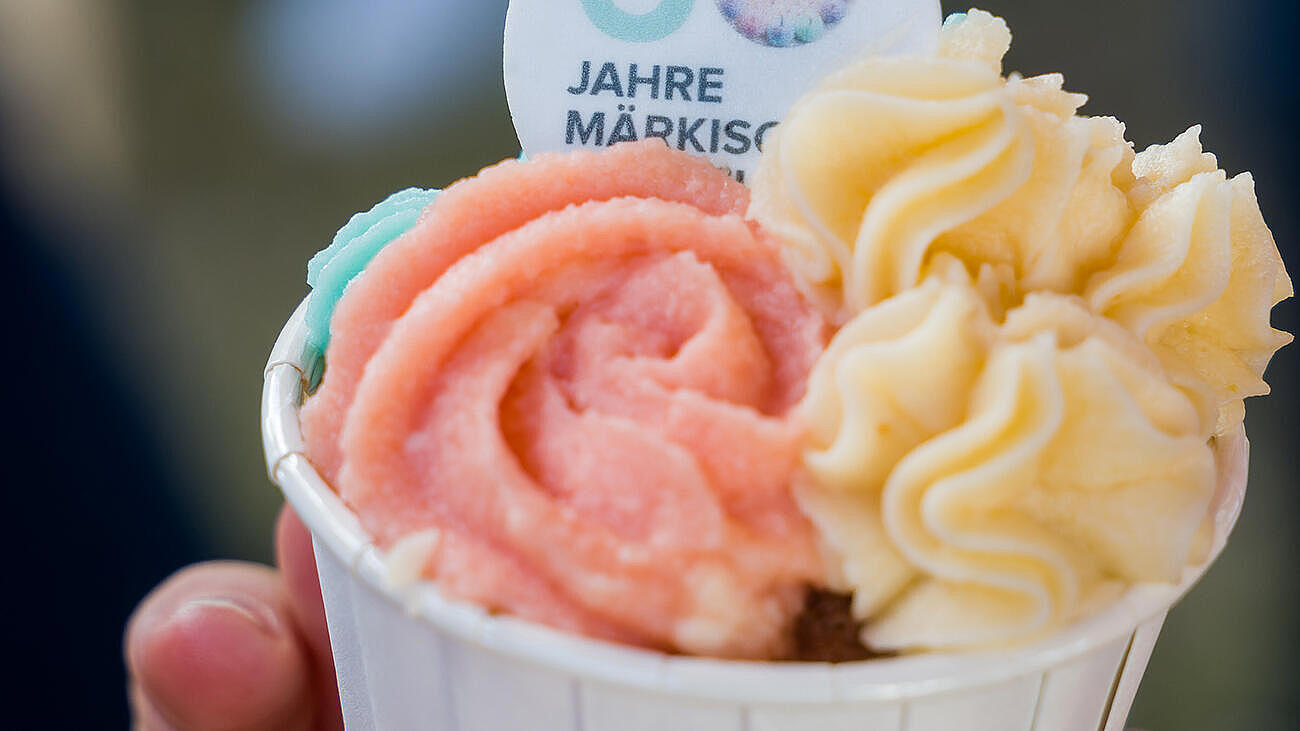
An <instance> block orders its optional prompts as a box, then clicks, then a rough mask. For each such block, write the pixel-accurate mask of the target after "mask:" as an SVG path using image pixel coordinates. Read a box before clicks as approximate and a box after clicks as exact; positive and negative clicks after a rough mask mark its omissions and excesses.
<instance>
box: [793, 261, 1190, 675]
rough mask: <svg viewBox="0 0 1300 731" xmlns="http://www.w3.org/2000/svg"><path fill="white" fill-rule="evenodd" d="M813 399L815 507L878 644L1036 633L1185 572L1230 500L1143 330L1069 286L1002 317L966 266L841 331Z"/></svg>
mask: <svg viewBox="0 0 1300 731" xmlns="http://www.w3.org/2000/svg"><path fill="white" fill-rule="evenodd" d="M803 406H804V415H805V417H806V418H807V419H808V421H809V423H810V424H811V425H812V436H811V447H810V450H809V452H808V454H807V455H806V458H805V466H806V469H807V472H808V477H809V479H810V483H809V484H807V485H805V486H803V487H802V488H801V489H800V492H799V497H800V501H801V504H802V505H803V506H804V508H805V510H807V511H808V512H809V514H810V515H811V516H812V517H813V518H814V520H815V521H816V522H817V524H818V525H819V526H820V527H821V528H822V530H823V535H824V537H825V539H826V541H827V544H828V548H829V549H830V550H831V553H832V555H834V556H836V557H837V559H838V560H837V563H838V565H839V567H840V569H841V576H840V577H839V583H840V586H841V588H843V589H846V590H851V591H852V592H853V594H854V611H855V614H856V615H857V616H859V617H860V618H863V619H866V620H868V621H867V624H866V628H865V630H864V633H865V634H864V640H865V641H866V642H867V643H868V644H869V645H871V646H873V647H875V648H879V649H889V650H908V649H936V648H959V647H977V646H988V645H995V644H1001V643H1007V642H1017V641H1024V640H1029V639H1032V638H1034V637H1036V636H1038V635H1040V634H1042V633H1045V632H1048V631H1051V630H1052V629H1055V628H1057V627H1059V626H1060V625H1061V624H1062V623H1064V622H1066V621H1068V620H1070V619H1072V618H1075V617H1077V616H1079V615H1081V614H1082V613H1084V612H1086V611H1087V610H1088V609H1089V608H1090V607H1093V606H1096V605H1097V604H1098V603H1100V602H1102V601H1105V600H1107V599H1110V598H1112V597H1114V596H1115V594H1116V592H1117V590H1118V588H1119V587H1120V586H1122V585H1124V584H1126V583H1129V582H1135V581H1176V580H1177V579H1178V577H1179V574H1180V572H1181V570H1182V567H1183V566H1184V565H1185V564H1186V562H1187V560H1188V558H1189V556H1190V554H1191V552H1192V549H1193V547H1194V544H1195V540H1196V537H1197V533H1198V530H1199V529H1200V527H1201V526H1202V524H1203V522H1204V520H1205V516H1206V512H1207V509H1208V506H1209V503H1210V499H1211V497H1212V496H1213V494H1214V489H1215V463H1214V455H1213V452H1212V450H1211V448H1210V446H1209V444H1208V443H1207V440H1206V439H1205V437H1204V436H1203V435H1202V433H1201V417H1200V414H1199V413H1198V411H1197V408H1196V405H1195V404H1194V403H1193V402H1192V399H1190V398H1189V397H1188V395H1187V394H1186V393H1185V392H1184V391H1183V390H1181V389H1179V388H1177V387H1176V386H1174V385H1173V384H1172V383H1171V382H1170V381H1169V379H1168V377H1167V376H1166V374H1165V372H1164V370H1163V368H1162V366H1161V364H1160V362H1159V361H1158V360H1157V359H1156V358H1155V357H1154V356H1153V355H1152V354H1151V353H1150V351H1149V350H1148V349H1147V348H1145V347H1144V346H1143V344H1142V343H1141V341H1139V340H1137V339H1136V338H1135V337H1134V336H1133V335H1132V334H1130V333H1129V332H1127V331H1126V330H1124V329H1123V328H1121V327H1119V326H1118V325H1116V324H1115V323H1113V322H1111V321H1109V320H1107V319H1105V318H1102V317H1099V316H1097V315H1095V314H1093V313H1092V312H1091V311H1089V310H1088V308H1087V307H1086V305H1085V303H1084V302H1083V300H1081V299H1080V298H1078V297H1074V296H1069V295H1059V294H1055V293H1039V294H1033V295H1030V296H1029V297H1028V298H1026V300H1025V302H1024V303H1023V304H1022V305H1020V306H1018V307H1016V308H1014V309H1012V310H1011V311H1010V312H1008V313H1007V315H1006V318H1005V320H1004V321H1003V322H1001V323H999V322H997V321H996V320H995V319H994V317H993V316H992V315H991V314H990V311H989V308H988V306H987V305H986V303H985V300H984V297H983V296H982V295H981V294H980V293H979V292H978V290H977V289H976V288H975V287H974V286H973V284H972V283H971V282H970V281H969V280H965V281H964V272H962V269H961V267H960V265H955V263H954V266H951V267H949V268H948V271H947V272H946V273H944V274H938V273H936V274H934V275H932V276H931V277H930V278H929V279H927V281H926V282H925V283H923V284H922V285H921V286H919V287H917V288H913V289H911V290H908V291H906V292H904V293H902V294H899V295H897V296H895V297H892V298H890V299H888V300H886V301H884V302H882V303H881V304H879V305H877V306H875V307H872V308H870V309H869V310H867V311H866V312H864V313H862V315H860V316H859V317H857V318H855V319H854V320H853V321H852V322H850V323H849V324H848V325H847V326H845V327H844V328H843V329H842V330H841V331H840V332H839V333H838V335H837V336H836V337H835V339H834V340H833V341H832V343H831V346H830V348H829V350H828V351H827V354H826V356H825V357H824V358H823V359H822V361H821V362H820V364H819V365H818V366H817V368H816V370H815V371H814V374H813V377H812V380H811V387H810V391H809V394H808V396H807V398H806V400H805V402H804V405H803Z"/></svg>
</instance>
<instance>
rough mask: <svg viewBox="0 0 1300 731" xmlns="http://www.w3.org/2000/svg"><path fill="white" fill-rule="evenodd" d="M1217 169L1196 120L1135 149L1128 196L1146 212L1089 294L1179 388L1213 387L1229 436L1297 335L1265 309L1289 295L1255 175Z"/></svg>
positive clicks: (1220, 429)
mask: <svg viewBox="0 0 1300 731" xmlns="http://www.w3.org/2000/svg"><path fill="white" fill-rule="evenodd" d="M1218 168H1219V165H1218V161H1217V160H1216V159H1215V157H1214V155H1211V154H1209V153H1205V152H1202V150H1201V142H1200V127H1193V128H1191V129H1190V130H1188V131H1187V132H1185V133H1184V134H1182V135H1181V136H1179V137H1178V139H1176V140H1174V141H1173V142H1171V143H1169V144H1168V145H1156V146H1153V147H1151V148H1149V149H1147V150H1146V151H1145V152H1142V153H1141V154H1139V155H1138V156H1137V159H1136V161H1135V162H1134V164H1133V170H1134V172H1135V173H1136V174H1137V184H1136V185H1134V187H1133V188H1132V190H1131V191H1130V193H1129V197H1130V199H1131V201H1132V203H1133V205H1134V207H1135V208H1136V209H1138V210H1139V211H1140V214H1139V216H1138V219H1137V222H1136V223H1135V224H1134V225H1133V227H1132V228H1131V229H1129V230H1128V232H1127V233H1126V234H1125V236H1124V239H1123V240H1122V241H1121V242H1120V244H1119V247H1118V254H1117V256H1116V257H1115V259H1114V261H1113V263H1112V264H1111V265H1110V267H1109V268H1107V269H1106V270H1105V271H1103V272H1101V273H1099V274H1097V275H1096V276H1094V277H1093V278H1092V279H1091V280H1090V281H1089V283H1088V287H1087V290H1086V296H1087V298H1088V302H1089V304H1090V305H1091V306H1092V307H1093V308H1094V309H1095V310H1097V311H1098V312H1101V313H1104V314H1105V315H1106V316H1108V317H1110V318H1112V319H1114V320H1116V321H1117V322H1120V323H1123V324H1124V325H1125V326H1126V327H1128V328H1129V329H1130V330H1132V331H1133V332H1135V333H1137V334H1138V335H1139V336H1140V337H1142V338H1143V339H1145V340H1146V342H1147V343H1148V344H1150V345H1151V347H1152V349H1153V350H1155V352H1156V354H1157V355H1159V356H1160V359H1161V360H1162V361H1164V363H1165V364H1166V366H1167V367H1168V368H1169V369H1170V370H1171V371H1173V372H1174V373H1175V377H1176V378H1177V379H1178V380H1179V382H1180V383H1183V384H1185V385H1186V386H1187V387H1189V388H1198V387H1199V388H1203V389H1206V390H1208V392H1209V396H1208V398H1210V399H1212V404H1213V407H1214V408H1215V409H1217V420H1216V421H1217V423H1216V424H1215V428H1214V431H1215V433H1216V434H1223V433H1225V432H1226V431H1228V430H1229V429H1231V428H1233V427H1235V426H1236V425H1237V424H1240V423H1241V420H1242V418H1243V417H1244V416H1245V403H1244V399H1246V398H1248V397H1250V396H1262V395H1264V394H1267V393H1268V390H1269V389H1268V384H1266V383H1264V380H1263V375H1264V369H1265V367H1266V366H1267V365H1268V362H1269V360H1270V359H1271V358H1272V357H1273V353H1274V352H1276V351H1277V349H1278V348H1281V347H1282V346H1283V345H1286V344H1287V343H1289V342H1291V335H1289V334H1287V333H1284V332H1279V331H1278V330H1274V329H1273V327H1272V326H1271V325H1270V324H1269V312H1270V311H1271V310H1272V309H1273V306H1274V305H1276V304H1277V303H1279V302H1281V301H1282V300H1285V299H1287V298H1289V297H1291V295H1292V294H1293V290H1292V285H1291V279H1290V278H1289V277H1288V276H1287V273H1286V269H1285V268H1284V267H1283V265H1282V257H1281V255H1280V254H1279V253H1278V250H1277V244H1276V243H1275V242H1274V240H1273V235H1272V233H1271V232H1270V231H1269V229H1268V226H1267V225H1266V224H1265V223H1264V217H1263V215H1262V214H1261V213H1260V210H1259V202H1258V200H1256V198H1255V181H1254V178H1252V177H1251V175H1250V174H1249V173H1242V174H1241V175H1238V176H1236V177H1234V178H1228V176H1227V175H1226V174H1225V173H1224V172H1223V171H1222V170H1220V169H1218Z"/></svg>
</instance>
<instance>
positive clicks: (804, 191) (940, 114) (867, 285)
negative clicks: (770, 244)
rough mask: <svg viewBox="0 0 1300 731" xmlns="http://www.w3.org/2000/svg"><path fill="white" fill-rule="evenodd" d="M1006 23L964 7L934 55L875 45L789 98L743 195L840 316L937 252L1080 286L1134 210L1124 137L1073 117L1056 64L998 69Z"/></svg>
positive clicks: (1037, 285) (1026, 286) (1104, 122)
mask: <svg viewBox="0 0 1300 731" xmlns="http://www.w3.org/2000/svg"><path fill="white" fill-rule="evenodd" d="M1009 45H1010V33H1009V31H1007V28H1006V24H1005V23H1003V22H1002V21H1001V19H998V18H994V17H993V16H991V15H989V14H988V13H985V12H983V11H978V10H976V11H971V12H970V13H969V14H967V16H966V17H965V19H964V20H962V21H960V22H954V23H949V24H947V25H946V26H945V27H944V28H943V30H942V32H941V36H940V52H939V55H938V57H936V58H870V59H867V60H865V61H862V62H860V63H858V64H857V65H854V66H851V67H849V68H846V69H843V70H841V71H839V72H837V73H835V74H833V75H832V76H830V77H829V78H828V79H826V80H825V81H824V82H822V84H820V85H819V86H818V87H816V88H815V89H813V90H812V91H811V92H809V93H808V94H807V95H806V96H804V97H803V99H801V100H800V101H798V102H796V104H795V105H794V107H793V108H792V109H791V111H790V113H789V115H788V116H787V118H786V119H785V121H784V122H783V123H782V125H781V127H780V128H779V130H778V131H777V133H776V135H775V137H774V138H773V139H772V140H771V141H770V142H769V143H768V149H767V150H766V152H765V154H764V156H763V159H762V161H761V163H760V165H759V167H758V168H757V170H756V172H755V176H754V200H753V203H752V205H751V208H750V215H752V216H753V217H754V218H755V219H757V220H758V221H759V222H761V223H763V224H764V225H766V226H767V227H768V228H770V229H771V230H772V231H774V232H775V233H777V234H778V235H780V236H781V237H782V238H784V239H785V240H786V242H787V243H788V246H789V251H790V255H791V260H792V265H793V268H794V269H795V272H796V275H797V276H798V277H799V279H800V281H801V283H802V284H803V286H804V287H805V289H806V290H807V291H808V292H809V293H810V294H812V295H813V296H815V297H816V298H817V300H818V301H819V302H820V303H821V304H822V306H823V307H824V308H825V310H826V312H827V313H828V314H829V315H830V316H832V317H833V318H834V319H836V320H837V321H840V322H843V321H846V320H847V319H849V318H850V317H852V316H853V315H854V314H856V313H858V312H861V311H862V310H863V309H865V308H866V307H868V306H870V305H872V304H875V303H876V302H879V301H881V300H882V299H885V298H887V297H890V296H892V295H894V294H897V293H899V292H902V291H903V290H906V289H908V288H909V287H912V286H915V285H916V284H917V283H919V282H920V281H921V280H922V279H923V278H924V276H925V273H926V271H927V269H928V267H929V265H930V263H931V262H932V261H933V259H934V257H935V255H936V254H938V253H940V252H948V253H950V254H952V255H954V256H956V257H958V258H959V259H961V260H962V261H964V262H965V263H967V264H968V266H969V267H970V269H971V270H972V271H976V270H978V269H979V268H980V266H981V265H982V264H985V263H990V264H998V265H1003V266H1006V267H1009V268H1010V270H1011V271H1012V272H1014V274H1015V284H1016V291H1017V292H1019V293H1021V294H1023V292H1026V291H1032V290H1035V289H1051V290H1055V291H1063V292H1068V291H1077V290H1078V288H1079V287H1080V286H1081V285H1082V283H1083V279H1084V277H1086V275H1087V274H1088V273H1090V272H1091V271H1093V270H1095V269H1096V268H1098V267H1099V266H1101V265H1102V264H1103V263H1104V262H1105V260H1106V258H1107V257H1108V256H1109V255H1110V254H1111V248H1112V245H1113V243H1114V241H1115V239H1116V237H1117V236H1118V235H1119V234H1120V233H1121V232H1122V231H1123V229H1124V228H1125V226H1127V225H1128V223H1129V222H1130V220H1131V218H1132V212H1131V211H1130V207H1129V202H1128V199H1127V198H1126V196H1125V190H1124V188H1123V185H1124V184H1125V183H1127V182H1128V180H1129V179H1130V178H1131V177H1132V175H1131V173H1129V171H1128V163H1130V162H1131V159H1132V151H1131V149H1130V148H1129V146H1128V144H1127V143H1125V142H1124V139H1123V127H1122V126H1121V125H1120V124H1119V123H1118V122H1116V121H1115V120H1113V119H1107V118H1090V117H1079V116H1077V115H1076V114H1075V112H1076V110H1077V109H1078V108H1079V107H1080V106H1081V105H1082V104H1083V103H1084V102H1085V101H1086V97H1084V96H1082V95H1078V94H1069V93H1066V92H1065V91H1063V89H1062V83H1063V80H1062V78H1061V76H1060V75H1055V74H1054V75H1048V76H1039V77H1034V78H1030V79H1022V78H1019V77H1013V78H1011V79H1010V80H1007V79H1004V78H1002V77H1001V76H1000V75H999V74H1000V70H1001V57H1002V54H1003V53H1005V52H1006V50H1007V48H1008V47H1009Z"/></svg>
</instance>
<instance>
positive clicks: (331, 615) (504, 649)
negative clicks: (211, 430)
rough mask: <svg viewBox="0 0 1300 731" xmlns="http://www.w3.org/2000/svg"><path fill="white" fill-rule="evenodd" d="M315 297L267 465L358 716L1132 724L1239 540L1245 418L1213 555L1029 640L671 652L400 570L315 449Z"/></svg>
mask: <svg viewBox="0 0 1300 731" xmlns="http://www.w3.org/2000/svg"><path fill="white" fill-rule="evenodd" d="M303 312H304V308H303V307H302V306H300V307H299V308H298V310H297V312H295V313H294V315H293V317H292V318H290V320H289V322H288V324H287V325H286V326H285V328H284V331H283V332H282V333H281V334H280V338H279V340H278V341H277V342H276V344H275V348H274V350H273V351H272V354H271V359H270V362H269V363H268V364H267V367H266V373H265V378H266V382H265V387H264V390H263V393H262V435H263V440H264V442H265V447H266V459H267V466H268V469H269V472H270V475H271V479H272V481H274V482H275V483H276V484H277V485H279V486H280V488H281V489H282V490H283V491H284V495H285V497H286V498H287V499H288V501H289V503H290V504H291V505H292V506H293V508H294V510H295V511H297V513H298V515H299V516H301V518H302V520H303V522H304V523H306V525H307V527H308V528H309V529H310V530H311V533H312V538H313V541H314V545H315V549H316V565H317V568H318V570H319V572H320V582H321V594H322V595H323V597H324V600H325V614H326V617H327V619H328V622H329V632H330V641H331V643H332V644H333V649H334V664H335V669H336V671H337V673H338V683H339V694H340V696H341V698H342V702H343V715H344V719H345V721H346V723H347V727H348V728H349V729H382V730H383V731H400V730H401V729H437V731H511V730H513V729H524V730H527V731H650V730H651V729H656V730H658V729H662V730H664V731H795V730H799V731H805V730H807V729H818V730H822V731H841V730H842V731H849V730H850V729H852V730H853V731H875V730H877V729H879V730H880V731H953V730H955V729H956V730H961V731H1030V730H1032V731H1122V730H1123V728H1124V723H1125V720H1126V718H1127V716H1128V712H1129V708H1130V707H1131V705H1132V703H1133V698H1134V696H1135V695H1136V693H1137V688H1138V683H1139V682H1140V681H1141V679H1142V674H1143V672H1144V671H1145V670H1146V665H1147V661H1148V659H1150V657H1151V650H1152V648H1153V647H1154V646H1155V641H1156V637H1157V636H1158V635H1159V633H1160V627H1161V625H1162V624H1163V623H1164V618H1165V613H1166V612H1167V611H1168V610H1169V608H1170V607H1171V606H1172V605H1173V604H1174V603H1175V602H1176V601H1177V600H1178V599H1179V598H1180V597H1182V596H1183V594H1185V593H1186V592H1187V590H1188V589H1190V588H1191V586H1192V585H1193V584H1194V583H1195V582H1196V581H1197V579H1199V578H1200V577H1201V575H1202V574H1203V573H1204V572H1205V569H1206V568H1207V567H1208V566H1209V564H1210V563H1211V562H1213V560H1214V559H1215V558H1216V557H1217V556H1218V555H1219V553H1220V552H1221V551H1222V550H1223V546H1224V543H1225V542H1226V540H1227V538H1228V534H1229V533H1230V532H1231V530H1232V526H1233V524H1234V523H1235V522H1236V520H1237V516H1238V514H1239V513H1240V511H1241V503H1242V498H1243V497H1244V495H1245V488H1246V464H1247V459H1248V444H1247V442H1246V437H1245V432H1244V430H1238V431H1237V432H1236V433H1234V434H1232V435H1231V436H1230V437H1228V438H1225V439H1220V440H1219V443H1218V445H1217V452H1218V458H1219V471H1220V474H1219V494H1218V497H1217V499H1216V503H1215V514H1214V527H1215V534H1214V540H1213V546H1212V550H1211V552H1210V555H1209V559H1208V560H1207V561H1206V562H1205V563H1204V564H1201V565H1198V566H1192V567H1189V568H1187V569H1186V571H1185V572H1184V576H1183V581H1182V583H1180V584H1179V585H1177V586H1170V585H1139V586H1136V587H1133V588H1132V589H1130V590H1129V591H1128V592H1127V593H1125V594H1124V595H1123V596H1122V597H1121V598H1120V599H1119V600H1117V601H1116V602H1114V603H1113V604H1112V605H1110V606H1109V607H1107V608H1105V609H1104V610H1102V611H1101V612H1099V613H1097V614H1095V615H1093V616H1091V617H1089V618H1087V619H1085V620H1083V621H1081V622H1079V623H1077V624H1075V625H1073V626H1071V627H1069V628H1067V629H1065V630H1064V631H1062V632H1060V633H1058V634H1056V635H1054V636H1052V637H1051V638H1049V639H1047V640H1044V641H1042V642H1039V643H1037V644H1034V645H1031V646H1026V647H1020V648H1016V649H1013V650H1005V651H997V652H979V653H964V654H929V655H915V656H908V657H901V658H894V659H885V660H872V661H867V662H858V663H843V664H838V665H831V664H823V663H759V662H734V661H723V660H710V659H702V658H688V657H676V656H668V655H662V654H659V653H654V652H648V651H644V650H638V649H634V648H628V647H621V646H617V645H613V644H608V643H604V642H599V641H595V640H589V639H586V638H582V637H577V636H573V635H570V634H566V633H563V632H559V631H556V630H552V629H550V628H547V627H543V626H539V625H535V624H532V623H529V622H524V621H521V620H517V619H514V618H511V617H502V616H490V615H488V614H487V613H486V612H484V611H483V610H481V609H479V608H478V607H476V606H473V605H471V604H467V603H464V602H460V601H455V600H450V599H447V598H445V597H443V596H441V595H440V594H439V593H438V590H437V587H436V586H434V585H433V584H431V583H429V582H418V583H416V584H415V585H414V586H407V587H399V586H395V585H394V584H393V583H392V582H391V581H390V580H389V577H388V574H387V569H386V566H385V564H384V563H383V561H382V560H381V558H380V555H379V553H378V552H377V551H376V549H375V548H374V546H373V545H372V543H371V539H370V537H369V536H368V535H367V534H366V532H365V531H364V530H363V529H362V528H361V525H360V523H359V522H358V520H357V518H356V516H355V515H353V514H352V512H351V511H350V510H348V508H347V507H346V506H345V505H344V504H343V502H342V501H341V500H340V499H339V497H338V496H337V495H336V494H335V493H334V492H333V491H332V490H330V488H329V487H328V486H327V485H326V484H325V483H324V481H323V480H322V479H321V478H320V476H319V475H317V473H316V470H315V469H314V468H313V467H312V465H311V464H310V463H309V462H308V461H307V459H306V457H305V456H304V451H303V441H302V436H301V434H300V432H299V427H298V409H299V407H300V405H301V402H302V395H303V387H304V384H305V383H306V381H307V380H308V379H309V378H310V377H311V375H312V373H313V370H314V369H317V368H319V365H320V363H319V356H318V355H317V354H315V353H307V352H305V345H304V333H305V331H304V328H303Z"/></svg>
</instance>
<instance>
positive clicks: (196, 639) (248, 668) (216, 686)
mask: <svg viewBox="0 0 1300 731" xmlns="http://www.w3.org/2000/svg"><path fill="white" fill-rule="evenodd" d="M275 548H276V557H277V562H278V563H279V565H280V570H279V572H276V571H274V570H272V569H270V568H268V567H265V566H258V565H255V564H249V563H236V562H232V561H222V562H211V563H205V564H198V565H196V566H191V567H189V568H186V569H183V570H181V571H180V572H178V573H176V574H175V575H173V576H172V577H171V578H169V579H167V580H166V581H164V582H163V583H162V584H161V585H160V586H158V587H157V588H156V589H154V590H153V592H151V593H150V594H149V596H147V597H145V599H144V601H142V602H141V603H140V606H139V607H137V608H136V610H135V614H134V615H132V617H131V620H130V622H129V623H128V624H127V630H126V640H125V653H126V664H127V669H128V672H129V673H130V678H131V686H130V695H131V707H132V714H133V715H134V718H135V728H136V729H137V730H138V731H172V730H175V731H191V730H194V731H198V730H199V729H203V730H204V731H206V730H207V729H247V730H248V731H259V730H261V729H267V730H270V729H276V730H277V731H279V730H280V729H286V730H290V731H333V730H334V729H342V728H343V720H342V716H341V714H340V712H339V698H338V690H337V686H336V685H335V681H334V661H333V658H332V656H331V655H330V646H329V634H328V632H327V631H326V628H325V610H324V606H323V604H322V603H321V597H320V582H319V580H318V579H317V576H316V562H315V559H314V558H313V556H312V548H311V537H310V536H309V535H308V533H307V529H306V528H305V527H304V526H303V524H302V522H301V521H299V520H298V516H296V515H294V514H293V512H292V511H290V510H287V509H286V510H284V511H282V512H281V513H280V518H279V521H278V522H277V524H276V531H275Z"/></svg>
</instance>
